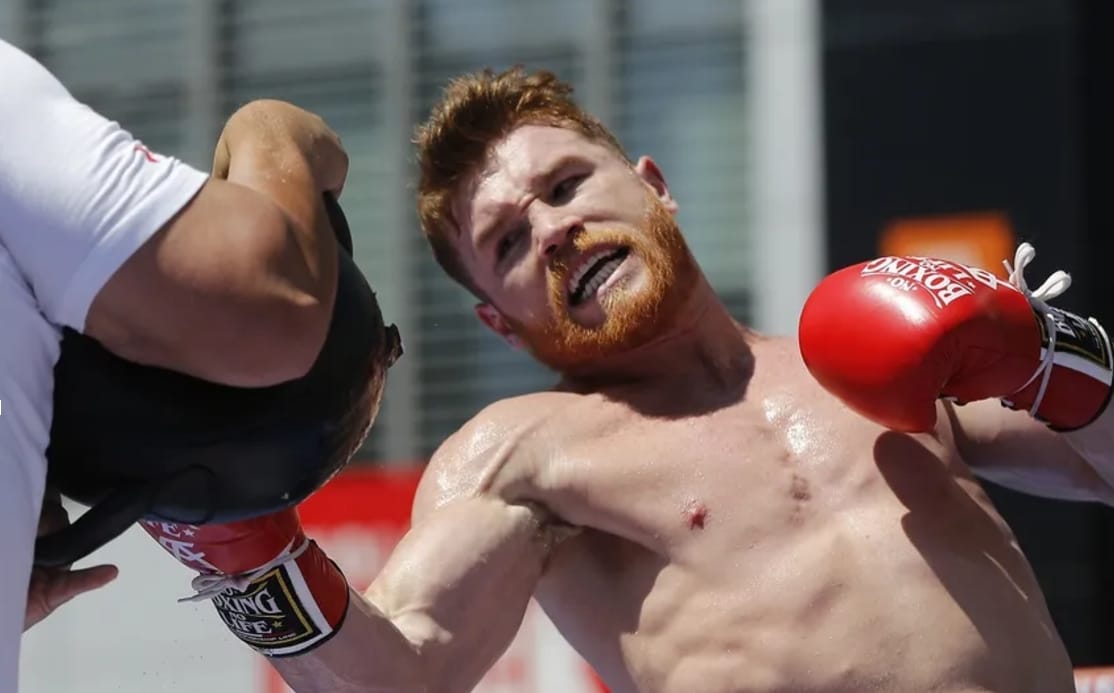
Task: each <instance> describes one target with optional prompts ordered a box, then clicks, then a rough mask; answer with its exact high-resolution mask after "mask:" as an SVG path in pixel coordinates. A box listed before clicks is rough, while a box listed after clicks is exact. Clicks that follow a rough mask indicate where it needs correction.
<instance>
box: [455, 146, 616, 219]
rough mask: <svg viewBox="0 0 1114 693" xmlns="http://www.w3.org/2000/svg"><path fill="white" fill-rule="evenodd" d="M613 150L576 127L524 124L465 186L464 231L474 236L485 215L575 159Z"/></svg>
mask: <svg viewBox="0 0 1114 693" xmlns="http://www.w3.org/2000/svg"><path fill="white" fill-rule="evenodd" d="M610 151H611V150H610V149H608V148H607V147H605V146H603V145H601V144H597V143H595V142H593V141H591V140H589V139H588V138H587V137H585V136H584V135H582V134H580V133H579V132H577V131H575V130H569V129H566V128H560V127H554V126H549V125H522V126H520V127H518V128H515V129H514V130H512V131H511V132H510V134H508V135H507V136H506V137H504V138H502V139H501V140H498V141H496V142H495V144H494V145H493V146H492V148H491V151H490V152H489V153H488V156H487V159H486V161H485V162H484V166H483V167H482V168H481V169H480V170H479V171H478V172H477V173H476V174H475V175H474V176H472V178H471V179H470V180H469V181H468V182H467V183H466V184H465V185H462V186H461V188H460V192H459V194H458V195H457V196H456V199H455V200H454V201H453V216H454V217H455V219H456V222H457V224H458V226H459V228H460V231H461V234H462V235H470V234H471V232H472V229H473V227H475V226H477V225H481V224H482V223H483V219H484V217H485V216H488V215H491V214H494V213H497V211H498V208H500V207H503V206H505V205H507V204H514V203H516V202H517V201H519V200H520V199H521V198H522V196H523V195H525V194H527V192H528V191H529V190H530V187H531V183H532V182H533V181H534V179H535V178H536V177H537V176H539V175H543V174H545V173H547V172H548V170H549V168H550V167H551V166H553V165H554V164H556V163H557V162H559V161H561V160H563V159H565V158H567V157H569V156H575V157H583V158H586V159H601V158H603V157H606V156H607V155H608V154H609V153H610Z"/></svg>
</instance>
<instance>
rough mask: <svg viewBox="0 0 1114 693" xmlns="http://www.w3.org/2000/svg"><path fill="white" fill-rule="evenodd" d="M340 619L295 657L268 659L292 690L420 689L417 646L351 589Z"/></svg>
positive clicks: (399, 692) (419, 692) (366, 692)
mask: <svg viewBox="0 0 1114 693" xmlns="http://www.w3.org/2000/svg"><path fill="white" fill-rule="evenodd" d="M349 591H350V596H351V601H350V602H349V605H348V612H347V614H346V615H345V617H344V623H343V624H342V625H341V628H340V630H339V631H337V633H336V635H334V636H333V637H332V638H331V639H330V640H328V641H327V642H325V643H324V644H322V645H321V646H319V647H317V648H315V649H314V650H312V651H310V652H308V653H306V654H302V655H297V656H294V657H276V658H273V659H271V660H270V661H271V663H272V664H273V665H274V667H275V670H276V671H278V673H279V674H280V675H281V676H282V678H283V679H284V680H285V681H286V683H287V685H289V686H290V687H291V688H293V689H294V691H296V693H326V692H328V693H349V692H351V693H356V692H357V691H358V692H359V693H371V692H373V691H374V692H377V693H378V692H383V693H387V692H389V693H404V692H405V693H411V692H413V693H424V692H425V691H430V690H431V689H430V688H429V686H428V684H427V683H425V682H423V681H422V677H423V675H424V669H425V667H423V666H422V663H421V656H420V654H419V652H418V651H417V648H416V647H415V646H414V645H413V644H412V643H410V641H409V640H407V639H406V637H405V636H404V635H403V634H402V633H401V632H400V631H399V630H398V628H396V627H395V626H394V624H393V623H391V621H390V619H388V618H387V617H386V616H384V615H383V613H382V612H380V611H379V610H378V609H377V608H376V607H375V606H374V605H373V604H371V603H370V602H368V601H367V600H366V599H365V598H364V597H363V596H361V595H360V594H359V593H358V592H356V591H355V590H349Z"/></svg>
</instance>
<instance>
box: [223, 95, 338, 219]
mask: <svg viewBox="0 0 1114 693" xmlns="http://www.w3.org/2000/svg"><path fill="white" fill-rule="evenodd" d="M277 140H279V141H283V142H289V143H293V144H294V146H295V147H296V148H297V149H298V151H300V152H301V153H302V155H303V156H305V158H306V160H307V161H308V162H309V165H310V167H311V169H312V171H313V178H314V180H315V181H316V183H317V188H318V190H319V191H320V192H330V193H332V194H333V196H334V197H340V193H341V191H343V189H344V180H345V178H347V177H348V153H347V152H345V151H344V147H343V146H342V145H341V142H340V136H338V135H337V134H336V133H335V132H334V131H333V130H332V129H331V128H330V127H329V126H328V124H327V123H326V122H325V121H324V120H323V119H322V118H321V117H320V116H318V115H316V114H314V113H310V112H309V111H307V110H305V109H302V108H299V107H297V106H295V105H294V104H292V103H288V102H286V101H279V100H276V99H260V100H257V101H252V102H250V103H248V104H246V105H244V106H242V107H241V108H240V109H239V110H237V111H236V112H235V113H233V114H232V116H231V117H230V118H229V119H228V122H227V123H226V124H225V126H224V130H223V131H222V132H221V134H220V139H218V140H217V146H216V151H215V152H214V154H213V170H212V174H213V176H214V177H216V178H228V173H229V170H230V168H231V166H232V165H233V161H234V160H235V159H236V158H237V156H238V151H244V149H241V147H243V146H245V145H246V147H247V148H250V147H251V146H253V145H257V144H262V145H263V146H268V147H269V146H271V144H272V143H273V142H275V141H277ZM276 173H277V172H276Z"/></svg>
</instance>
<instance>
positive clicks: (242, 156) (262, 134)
mask: <svg viewBox="0 0 1114 693" xmlns="http://www.w3.org/2000/svg"><path fill="white" fill-rule="evenodd" d="M272 104H273V102H266V101H262V102H254V103H252V104H249V105H248V106H245V107H244V108H242V109H241V110H240V111H238V112H237V113H236V114H234V115H233V116H232V118H230V119H229V122H228V125H227V126H226V128H225V130H224V133H223V134H222V136H221V142H220V145H219V146H220V147H223V148H224V150H225V151H223V152H220V151H218V153H217V157H216V160H215V162H214V171H213V173H214V175H215V176H217V177H219V178H225V179H227V180H228V181H229V182H231V183H236V184H238V185H242V186H244V187H246V188H249V189H251V190H253V191H255V192H258V193H260V194H261V195H263V196H264V197H265V198H267V200H269V201H270V202H272V203H273V204H274V205H275V206H277V207H278V208H279V210H281V212H282V213H283V214H284V215H285V217H286V219H287V222H288V223H287V224H286V233H287V234H288V237H289V241H290V242H289V243H288V244H287V245H286V246H285V247H286V248H287V249H288V251H289V252H288V253H287V254H285V255H284V256H283V257H281V258H280V260H282V261H283V263H282V264H283V273H284V276H286V277H287V278H288V279H290V280H292V281H295V282H296V283H297V284H298V285H299V286H301V287H302V288H305V289H307V292H308V293H310V294H311V295H314V297H315V298H317V299H318V300H321V301H322V302H323V303H326V304H330V305H331V301H332V295H331V289H332V288H333V287H334V285H335V283H336V279H335V277H336V244H335V241H334V235H333V231H332V229H331V227H330V225H329V220H328V218H327V216H326V214H325V209H324V206H323V204H322V201H321V197H322V193H323V192H325V191H329V190H331V188H332V187H333V186H332V185H331V183H333V182H334V181H332V180H330V179H328V178H326V176H324V175H323V174H322V173H321V171H320V170H319V169H321V168H322V167H327V166H328V165H329V164H328V162H322V161H319V160H318V158H319V157H320V153H319V152H316V151H314V149H313V147H314V142H312V141H307V139H309V136H308V135H306V134H305V133H299V132H298V131H296V130H293V129H292V128H290V127H289V126H287V125H286V124H285V123H284V122H283V119H282V117H281V113H282V111H281V109H282V108H284V107H286V105H285V104H277V107H276V108H272V107H271V106H272ZM326 289H328V290H329V291H325V290H326Z"/></svg>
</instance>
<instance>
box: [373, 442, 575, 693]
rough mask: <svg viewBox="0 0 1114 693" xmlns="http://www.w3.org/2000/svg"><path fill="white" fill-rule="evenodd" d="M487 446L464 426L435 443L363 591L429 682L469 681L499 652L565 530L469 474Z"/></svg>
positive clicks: (486, 457) (443, 687)
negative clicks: (409, 520) (385, 554)
mask: <svg viewBox="0 0 1114 693" xmlns="http://www.w3.org/2000/svg"><path fill="white" fill-rule="evenodd" d="M496 449H498V448H496ZM497 454H498V453H497V452H496V451H494V450H492V449H488V448H487V446H486V445H484V444H482V443H480V444H477V441H476V440H475V439H474V438H473V437H471V436H469V435H468V434H467V432H464V433H463V435H462V434H461V433H458V434H457V435H456V436H454V437H453V438H450V439H449V441H447V442H446V444H445V445H443V446H442V447H441V449H440V450H439V451H438V453H437V454H436V455H434V457H433V459H432V460H431V462H430V465H429V467H428V468H427V471H426V474H425V475H424V477H423V480H422V483H421V486H420V488H419V491H418V495H417V497H416V500H415V508H414V513H413V524H412V527H411V529H410V531H409V532H407V534H406V536H405V537H404V538H403V539H402V541H401V542H400V543H399V545H398V547H397V548H396V549H395V551H394V552H393V553H392V555H391V558H390V559H389V560H388V562H387V565H386V566H385V567H384V569H383V571H382V572H381V573H380V575H379V576H378V577H377V578H376V580H375V582H374V583H373V584H372V586H371V587H370V588H369V590H368V592H367V597H368V598H369V599H370V600H371V601H372V602H373V603H374V604H375V605H376V606H377V607H378V608H379V609H380V610H382V611H383V612H384V613H385V614H386V615H387V616H388V617H389V618H390V619H391V620H392V622H393V623H394V624H395V625H396V626H397V627H398V628H399V630H400V631H402V632H403V633H404V634H405V635H406V637H407V638H408V639H410V640H411V642H413V643H414V645H415V646H416V648H417V649H418V650H419V651H420V652H421V659H422V662H423V667H424V668H425V669H426V670H427V671H428V672H429V675H430V676H431V677H432V680H431V682H430V683H431V686H432V690H438V691H456V690H459V691H468V690H471V689H472V687H473V686H474V685H475V684H476V683H477V682H478V681H479V680H480V679H481V678H482V677H483V674H484V673H485V672H486V671H487V670H488V669H489V668H490V667H491V665H492V664H494V663H495V661H496V660H497V659H498V658H499V656H501V655H502V653H503V652H504V651H505V650H506V648H507V646H508V645H509V644H510V642H511V640H512V639H513V638H514V636H515V634H516V633H517V631H518V628H519V626H520V625H521V623H522V618H523V616H524V614H525V612H526V608H527V605H528V604H529V601H530V598H531V596H532V595H533V593H534V590H535V588H536V586H537V584H538V581H539V580H540V578H541V575H542V573H543V571H544V568H545V564H546V560H547V558H548V556H549V553H550V551H551V550H552V547H553V545H554V543H555V542H556V541H557V538H558V536H560V535H561V533H562V532H563V531H565V530H563V529H562V528H560V527H558V526H554V525H552V524H551V522H550V517H549V515H548V513H547V512H546V511H545V510H544V509H543V508H541V507H539V506H537V505H535V504H532V503H519V502H514V501H508V500H506V499H504V498H503V497H501V496H500V495H499V494H497V493H491V492H490V487H489V486H486V485H484V484H482V483H477V481H482V479H484V478H485V474H484V470H489V469H490V459H491V456H492V455H497ZM469 463H471V465H469ZM470 469H471V470H479V474H478V475H473V473H472V472H471V471H469V470H470Z"/></svg>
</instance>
